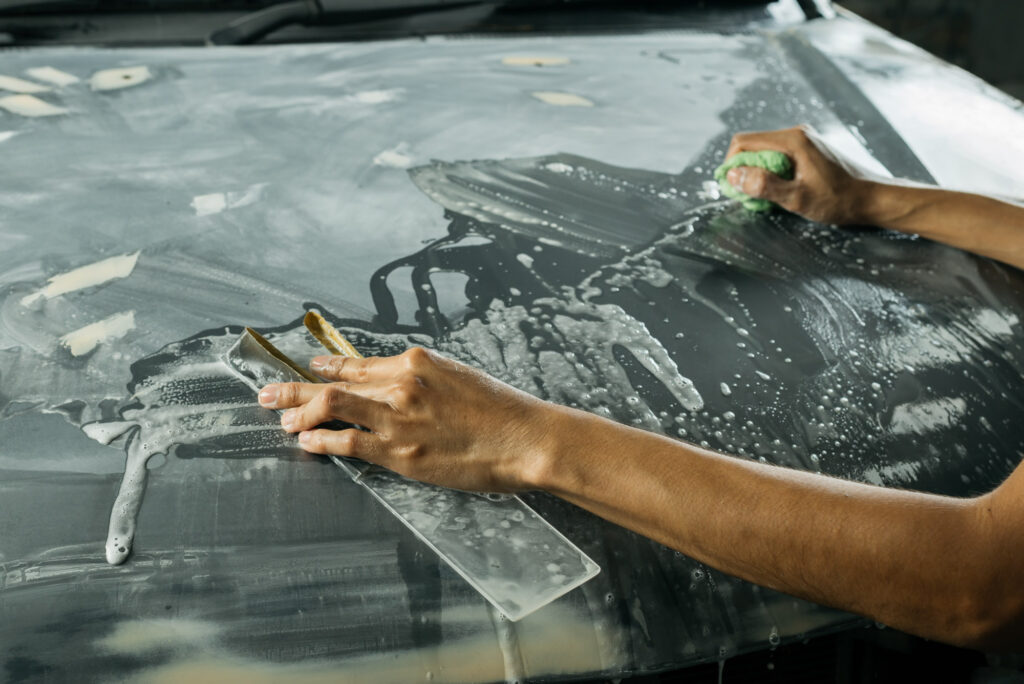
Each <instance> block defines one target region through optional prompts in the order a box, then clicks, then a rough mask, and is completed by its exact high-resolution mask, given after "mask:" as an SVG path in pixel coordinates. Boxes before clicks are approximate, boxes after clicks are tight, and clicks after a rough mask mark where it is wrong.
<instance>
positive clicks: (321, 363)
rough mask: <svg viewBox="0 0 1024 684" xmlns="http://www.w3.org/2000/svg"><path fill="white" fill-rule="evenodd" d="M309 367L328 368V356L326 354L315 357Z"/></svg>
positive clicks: (315, 368)
mask: <svg viewBox="0 0 1024 684" xmlns="http://www.w3.org/2000/svg"><path fill="white" fill-rule="evenodd" d="M309 367H310V368H312V369H313V370H315V371H318V370H323V369H324V368H327V357H326V356H318V357H316V358H315V359H313V360H312V361H310V362H309Z"/></svg>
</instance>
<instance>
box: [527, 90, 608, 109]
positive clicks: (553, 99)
mask: <svg viewBox="0 0 1024 684" xmlns="http://www.w3.org/2000/svg"><path fill="white" fill-rule="evenodd" d="M530 94H531V95H533V96H534V97H535V98H537V99H538V100H540V101H541V102H544V103H545V104H549V105H555V106H556V107H593V106H594V103H593V102H592V101H591V100H588V99H587V98H585V97H583V96H582V95H575V94H573V93H562V92H557V91H553V90H535V91H533V92H532V93H530Z"/></svg>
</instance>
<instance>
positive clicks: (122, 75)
mask: <svg viewBox="0 0 1024 684" xmlns="http://www.w3.org/2000/svg"><path fill="white" fill-rule="evenodd" d="M152 78H153V72H151V71H150V70H149V67H147V66H135V67H123V68H120V69H103V70H101V71H97V72H96V73H94V74H93V75H92V76H90V77H89V87H90V88H92V89H93V90H98V91H107V90H122V89H124V88H132V87H134V86H137V85H141V84H143V83H145V82H146V81H148V80H150V79H152Z"/></svg>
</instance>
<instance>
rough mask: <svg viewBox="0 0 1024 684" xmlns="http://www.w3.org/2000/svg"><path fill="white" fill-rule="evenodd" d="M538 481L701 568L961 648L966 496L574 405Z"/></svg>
mask: <svg viewBox="0 0 1024 684" xmlns="http://www.w3.org/2000/svg"><path fill="white" fill-rule="evenodd" d="M556 423H558V424H559V427H558V428H557V429H555V430H553V431H552V433H551V434H553V435H557V436H556V437H555V438H554V439H553V440H552V442H551V443H550V445H549V446H548V452H547V454H546V460H545V462H546V463H547V467H545V468H542V469H538V470H537V471H536V474H537V475H538V477H539V479H540V481H539V482H537V483H536V484H538V485H539V486H540V488H542V489H545V490H547V491H549V492H551V493H553V494H556V495H558V496H561V497H563V498H565V499H567V500H569V501H571V502H573V503H575V504H577V505H579V506H581V507H583V508H586V509H588V510H590V511H592V512H594V513H596V514H598V515H600V516H602V517H604V518H606V519H608V520H611V521H613V522H615V523H618V524H620V525H623V526H624V527H628V528H630V529H633V530H634V531H636V532H639V533H640V534H643V535H645V536H648V537H651V538H653V539H655V540H656V541H659V542H661V543H663V544H665V545H667V546H670V547H672V548H675V549H678V550H679V551H682V552H683V553H686V554H687V555H689V556H691V557H693V558H695V559H697V560H699V561H702V562H705V563H707V564H709V565H711V566H713V567H715V568H718V569H720V570H722V571H724V572H727V573H729V574H732V575H736V576H738V577H741V578H743V579H747V580H750V581H752V582H755V583H758V584H761V585H764V586H768V587H771V588H773V589H777V590H780V591H784V592H786V593H789V594H793V595H795V596H800V597H802V598H807V599H810V600H813V601H816V602H819V603H823V604H827V605H831V606H835V607H838V608H842V609H845V610H850V611H853V612H856V613H859V614H863V615H868V616H871V617H873V618H875V619H877V620H880V621H882V622H884V623H886V624H889V625H891V626H894V627H897V628H901V629H905V630H908V631H912V632H914V633H917V634H921V635H925V636H929V637H934V638H938V639H942V640H944V641H951V642H959V643H974V642H975V641H976V640H977V636H976V635H977V634H978V633H981V632H984V631H985V629H987V628H986V626H985V625H983V624H982V622H983V619H982V618H981V617H978V618H975V613H976V612H977V610H978V609H977V606H976V605H975V604H976V603H978V600H977V593H976V592H975V591H974V589H975V588H976V587H977V586H978V585H979V581H980V579H979V578H983V577H985V575H986V573H987V572H989V568H987V567H984V564H985V558H986V554H985V553H980V552H978V548H979V544H983V543H984V534H983V530H982V529H981V528H982V527H983V525H982V524H981V522H980V521H979V517H978V515H977V513H976V512H975V506H973V505H972V504H971V502H969V501H967V500H960V499H953V498H947V497H938V496H931V495H925V494H918V493H912V492H904V491H898V490H890V489H883V488H879V487H871V486H868V485H863V484H858V483H853V482H848V481H843V480H838V479H834V478H828V477H822V476H820V475H816V474H812V473H804V472H799V471H794V470H789V469H785V468H780V467H776V466H770V465H765V464H761V463H756V462H751V461H747V460H742V459H738V458H731V457H727V456H722V455H720V454H716V453H713V452H709V451H706V450H703V449H699V448H697V447H694V446H692V445H688V444H684V443H681V442H677V441H674V440H670V439H668V438H664V437H661V436H659V435H654V434H651V433H647V432H643V431H641V430H636V429H633V428H628V427H625V426H621V425H618V424H615V423H612V422H610V421H606V420H604V419H601V418H597V417H595V416H589V415H587V414H582V413H580V412H576V411H567V410H560V411H559V416H558V418H557V419H556Z"/></svg>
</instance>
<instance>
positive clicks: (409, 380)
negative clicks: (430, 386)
mask: <svg viewBox="0 0 1024 684" xmlns="http://www.w3.org/2000/svg"><path fill="white" fill-rule="evenodd" d="M392 391H393V394H394V397H395V402H396V403H397V404H399V405H403V406H411V405H413V404H415V403H417V402H418V401H419V399H420V393H421V392H422V391H423V384H422V383H421V382H420V380H419V378H417V377H416V376H413V375H407V376H403V377H401V378H399V379H398V381H397V382H396V383H395V386H394V389H393V390H392Z"/></svg>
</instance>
